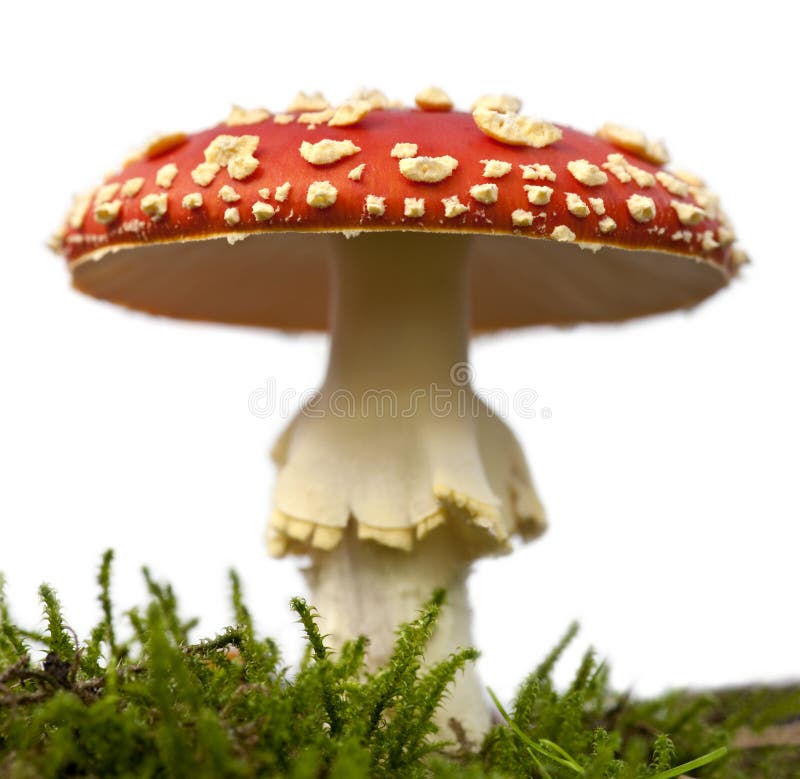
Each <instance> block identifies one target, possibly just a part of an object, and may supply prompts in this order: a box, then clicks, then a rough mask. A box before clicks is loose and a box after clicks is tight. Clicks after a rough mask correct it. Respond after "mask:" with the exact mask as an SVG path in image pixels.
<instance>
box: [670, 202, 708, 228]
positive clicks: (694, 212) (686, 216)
mask: <svg viewBox="0 0 800 779" xmlns="http://www.w3.org/2000/svg"><path fill="white" fill-rule="evenodd" d="M670 205H671V206H672V208H673V209H675V213H676V214H677V215H678V221H679V222H680V223H681V224H682V225H690V226H692V225H696V224H697V223H698V222H699V221H701V220H702V219H703V217H704V216H705V215H706V212H705V211H703V209H702V208H700V207H699V206H696V205H694V204H693V203H681V202H680V201H678V200H673V201H672V202H670Z"/></svg>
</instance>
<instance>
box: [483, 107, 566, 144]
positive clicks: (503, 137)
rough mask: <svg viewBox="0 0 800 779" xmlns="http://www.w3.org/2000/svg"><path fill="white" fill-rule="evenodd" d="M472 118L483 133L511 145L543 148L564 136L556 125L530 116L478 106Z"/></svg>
mask: <svg viewBox="0 0 800 779" xmlns="http://www.w3.org/2000/svg"><path fill="white" fill-rule="evenodd" d="M472 118H473V119H474V120H475V124H476V125H477V127H478V129H479V130H480V131H481V132H482V133H485V134H486V135H488V136H489V137H490V138H494V139H495V140H496V141H501V142H502V143H507V144H509V145H511V146H533V147H534V148H537V149H541V148H542V147H544V146H549V145H550V144H551V143H555V142H556V141H560V140H561V138H562V136H563V133H562V132H561V130H560V129H559V128H558V127H556V126H555V125H553V124H550V123H549V122H545V121H542V120H541V119H534V118H533V117H530V116H520V115H519V114H513V113H500V112H499V111H493V110H491V109H489V108H476V109H475V110H474V111H473V112H472Z"/></svg>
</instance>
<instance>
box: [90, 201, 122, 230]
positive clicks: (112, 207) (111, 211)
mask: <svg viewBox="0 0 800 779" xmlns="http://www.w3.org/2000/svg"><path fill="white" fill-rule="evenodd" d="M120 208H122V201H121V200H112V201H111V202H109V203H98V204H97V205H96V206H95V207H94V218H95V219H96V220H97V221H98V222H100V224H104V225H107V224H111V223H112V222H114V221H115V220H116V219H117V217H118V216H119V210H120Z"/></svg>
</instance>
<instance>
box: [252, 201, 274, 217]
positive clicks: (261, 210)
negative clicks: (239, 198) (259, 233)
mask: <svg viewBox="0 0 800 779" xmlns="http://www.w3.org/2000/svg"><path fill="white" fill-rule="evenodd" d="M251 211H252V212H253V216H254V217H255V218H256V222H265V221H267V220H268V219H272V217H273V216H275V209H274V208H273V207H272V206H271V205H270V204H269V203H262V202H261V201H257V202H255V203H253V207H252V209H251Z"/></svg>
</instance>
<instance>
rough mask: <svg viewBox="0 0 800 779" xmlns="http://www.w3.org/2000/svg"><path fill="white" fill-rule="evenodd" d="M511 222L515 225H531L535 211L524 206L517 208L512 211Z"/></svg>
mask: <svg viewBox="0 0 800 779" xmlns="http://www.w3.org/2000/svg"><path fill="white" fill-rule="evenodd" d="M511 224H513V225H514V227H530V226H531V225H532V224H533V213H532V212H531V211H526V210H525V209H524V208H515V209H514V210H513V211H512V212H511Z"/></svg>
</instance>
